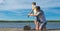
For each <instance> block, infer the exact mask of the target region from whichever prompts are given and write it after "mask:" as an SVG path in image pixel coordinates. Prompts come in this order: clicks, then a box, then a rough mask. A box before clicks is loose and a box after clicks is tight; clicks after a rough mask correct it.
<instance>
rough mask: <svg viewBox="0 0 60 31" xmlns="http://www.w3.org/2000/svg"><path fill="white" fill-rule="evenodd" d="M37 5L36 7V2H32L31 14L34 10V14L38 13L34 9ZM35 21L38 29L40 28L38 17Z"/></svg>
mask: <svg viewBox="0 0 60 31" xmlns="http://www.w3.org/2000/svg"><path fill="white" fill-rule="evenodd" d="M35 7H36V2H32V11H31V12H30V14H31V13H33V12H34V13H33V14H36V9H34V8H35ZM34 23H35V25H36V30H38V26H37V21H36V19H35V21H34Z"/></svg>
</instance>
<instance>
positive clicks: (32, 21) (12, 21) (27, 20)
mask: <svg viewBox="0 0 60 31" xmlns="http://www.w3.org/2000/svg"><path fill="white" fill-rule="evenodd" d="M0 22H34V21H33V20H17V21H13V20H12V21H8V20H0ZM47 22H60V20H47Z"/></svg>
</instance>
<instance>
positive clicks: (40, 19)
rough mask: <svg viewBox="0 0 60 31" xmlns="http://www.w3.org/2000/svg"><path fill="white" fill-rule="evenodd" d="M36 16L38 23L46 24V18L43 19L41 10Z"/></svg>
mask: <svg viewBox="0 0 60 31" xmlns="http://www.w3.org/2000/svg"><path fill="white" fill-rule="evenodd" d="M36 14H37V16H36V19H37V20H38V21H40V22H46V18H45V15H44V12H43V11H42V10H40V11H39V12H37V13H36Z"/></svg>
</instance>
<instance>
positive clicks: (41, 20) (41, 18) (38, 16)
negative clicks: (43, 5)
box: [28, 6, 47, 31]
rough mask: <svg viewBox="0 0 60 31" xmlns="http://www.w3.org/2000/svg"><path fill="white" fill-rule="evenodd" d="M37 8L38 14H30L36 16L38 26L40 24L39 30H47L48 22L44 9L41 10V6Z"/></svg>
mask: <svg viewBox="0 0 60 31" xmlns="http://www.w3.org/2000/svg"><path fill="white" fill-rule="evenodd" d="M35 10H36V14H28V15H29V16H35V17H36V21H37V26H38V29H39V30H41V31H42V30H43V28H45V31H47V30H46V23H47V22H46V19H45V16H44V12H43V11H42V10H40V7H39V6H36V7H35Z"/></svg>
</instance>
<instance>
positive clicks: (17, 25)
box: [0, 22, 60, 29]
mask: <svg viewBox="0 0 60 31" xmlns="http://www.w3.org/2000/svg"><path fill="white" fill-rule="evenodd" d="M25 25H30V26H31V27H32V28H35V25H34V23H33V22H30V23H28V22H0V28H23V27H24V26H25ZM46 27H47V28H48V29H55V28H60V22H48V23H47V25H46Z"/></svg>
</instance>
